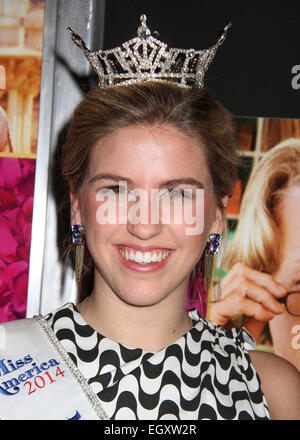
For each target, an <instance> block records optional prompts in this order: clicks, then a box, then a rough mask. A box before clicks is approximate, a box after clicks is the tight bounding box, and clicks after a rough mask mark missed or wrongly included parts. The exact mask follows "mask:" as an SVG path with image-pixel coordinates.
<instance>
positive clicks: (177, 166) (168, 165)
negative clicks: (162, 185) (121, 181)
mask: <svg viewBox="0 0 300 440" xmlns="http://www.w3.org/2000/svg"><path fill="white" fill-rule="evenodd" d="M113 170H114V171H118V170H122V172H123V173H124V172H125V171H127V173H130V174H133V175H135V174H137V175H138V174H141V173H142V174H143V175H145V176H148V177H149V176H151V175H153V176H154V175H156V174H158V175H160V177H161V178H162V179H163V178H164V175H162V174H161V173H165V174H168V175H171V174H174V175H176V174H178V173H180V174H182V173H183V174H186V175H190V176H193V175H197V176H199V175H201V176H202V177H203V178H204V179H207V178H209V171H208V167H207V164H206V156H205V150H204V147H203V145H202V144H201V143H200V142H199V141H198V140H196V139H195V138H193V137H192V136H189V135H187V134H186V133H184V132H183V131H181V130H179V129H177V128H175V127H173V126H172V125H160V126H130V127H126V128H122V129H119V130H118V131H116V132H114V133H112V134H110V135H108V136H106V137H105V138H103V139H101V140H100V141H99V142H98V143H97V144H96V145H95V147H94V149H93V151H92V154H91V158H90V164H89V174H93V173H96V172H103V171H110V172H111V171H113ZM195 177H196V176H195Z"/></svg>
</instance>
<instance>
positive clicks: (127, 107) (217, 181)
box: [62, 82, 238, 209]
mask: <svg viewBox="0 0 300 440" xmlns="http://www.w3.org/2000/svg"><path fill="white" fill-rule="evenodd" d="M159 124H171V125H173V126H174V127H176V128H177V129H179V130H181V131H183V132H184V133H186V134H188V135H189V136H192V137H194V138H196V139H197V140H199V142H201V144H202V145H203V146H204V149H205V154H206V158H207V163H208V167H209V170H210V174H211V179H212V182H213V187H214V193H215V196H216V200H217V203H218V205H219V207H220V208H222V209H223V208H224V207H223V204H222V198H223V197H224V196H226V195H229V196H231V195H232V192H233V188H234V184H235V179H236V164H237V162H238V159H237V158H238V156H237V153H236V146H237V143H236V138H235V134H234V132H233V130H232V118H231V115H230V114H229V112H228V111H227V110H225V109H224V107H223V106H222V105H221V104H220V103H218V102H217V101H216V100H215V99H214V97H213V96H212V94H211V93H210V92H209V91H208V90H207V89H205V88H202V89H199V88H192V89H187V88H182V87H179V86H177V85H173V84H167V83H158V82H146V83H142V84H133V85H128V86H119V87H111V88H107V89H96V90H93V91H91V92H89V93H88V94H87V96H86V98H85V99H84V100H83V101H82V102H81V103H80V104H79V105H78V106H77V108H76V109H75V112H74V116H73V119H72V121H71V124H70V128H69V131H68V134H67V138H66V142H65V144H64V148H63V155H62V172H63V176H64V178H65V179H66V180H67V182H68V184H69V187H70V189H71V191H72V192H74V193H77V192H78V191H79V189H80V186H81V184H82V181H83V179H84V177H85V174H86V170H87V167H88V164H89V157H90V153H91V150H92V148H93V147H94V145H95V144H96V143H97V142H98V141H99V139H101V138H103V137H105V136H107V135H109V134H111V133H113V132H114V131H116V130H118V129H121V128H124V127H127V126H129V125H159Z"/></svg>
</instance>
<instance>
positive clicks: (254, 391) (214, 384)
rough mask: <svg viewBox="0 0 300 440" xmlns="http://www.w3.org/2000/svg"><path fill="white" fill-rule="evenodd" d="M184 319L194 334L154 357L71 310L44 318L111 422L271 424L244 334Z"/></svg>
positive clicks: (248, 339)
mask: <svg viewBox="0 0 300 440" xmlns="http://www.w3.org/2000/svg"><path fill="white" fill-rule="evenodd" d="M190 316H191V318H192V319H193V323H194V327H193V328H192V329H191V330H190V331H189V332H188V333H186V334H185V335H183V336H181V337H180V338H179V339H178V340H177V341H175V342H174V343H173V344H171V345H169V346H168V347H166V348H164V349H163V350H161V351H159V352H157V353H152V352H149V351H146V350H142V349H139V348H137V349H132V348H129V347H126V346H124V345H121V344H118V343H116V342H114V341H111V340H110V339H108V338H106V337H104V336H102V335H101V334H99V333H97V332H96V331H95V330H93V329H92V328H91V327H90V326H89V325H88V324H87V323H86V322H85V321H84V319H83V317H82V316H81V315H80V313H79V312H78V310H77V309H76V307H75V306H74V304H72V303H68V304H66V305H64V306H63V307H61V308H60V309H58V310H56V311H55V312H53V313H51V314H49V315H48V316H47V317H46V319H47V320H48V321H49V323H50V325H51V327H52V329H53V331H54V332H55V334H56V336H57V338H58V339H59V340H60V342H61V344H62V345H63V346H64V348H65V349H66V351H67V352H68V353H69V356H70V357H71V359H72V360H73V362H74V363H75V364H76V365H77V367H78V368H79V369H80V371H81V373H82V374H83V375H84V376H85V377H86V379H87V380H88V383H89V385H90V386H91V388H92V390H93V391H94V392H95V393H96V394H97V395H98V397H99V399H100V401H101V403H102V406H103V408H104V410H105V411H106V413H107V414H108V416H109V417H110V418H111V419H112V420H118V419H119V420H121V419H123V420H124V419H126V420H132V419H137V420H166V419H169V420H171V419H179V420H196V419H210V420H242V419H243V420H261V419H269V418H270V416H269V411H268V408H267V404H266V400H265V397H264V395H263V393H262V391H261V387H260V380H259V377H258V375H257V373H256V372H255V370H254V368H253V365H252V363H251V361H250V357H249V355H248V352H247V349H249V348H251V346H252V345H253V344H254V341H253V339H252V337H251V336H250V335H249V333H248V332H247V331H246V330H245V329H242V330H238V329H232V330H224V329H222V328H221V327H218V326H214V325H213V324H212V323H211V322H209V321H207V320H205V319H203V318H201V317H200V316H199V315H198V313H197V311H196V310H193V311H192V312H190Z"/></svg>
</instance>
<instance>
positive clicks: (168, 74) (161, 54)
mask: <svg viewBox="0 0 300 440" xmlns="http://www.w3.org/2000/svg"><path fill="white" fill-rule="evenodd" d="M140 20H141V25H140V26H139V27H138V30H137V37H136V38H133V39H132V40H129V41H126V42H125V43H123V44H122V45H121V46H120V47H116V48H114V49H109V50H95V51H91V50H89V49H88V48H87V47H86V45H85V43H84V41H83V40H82V38H81V37H80V36H79V35H77V34H75V33H74V32H73V31H72V29H71V28H70V27H68V30H69V31H70V33H71V37H72V40H73V42H74V43H76V44H77V46H79V47H80V48H81V49H82V50H83V52H84V54H85V56H86V58H87V60H88V61H89V63H90V64H91V66H92V67H93V69H94V70H95V71H96V73H97V75H98V78H99V82H98V84H99V87H100V88H106V87H110V86H118V85H124V84H132V83H140V82H144V81H164V82H165V81H167V82H173V83H176V84H178V85H179V86H182V87H191V86H193V85H196V86H197V87H203V85H204V75H205V72H206V71H207V69H208V67H209V65H210V63H211V62H212V60H213V58H214V56H215V54H216V52H217V49H218V47H219V46H220V45H221V44H222V43H223V41H224V40H225V38H226V35H227V31H228V29H229V27H230V26H231V23H228V24H227V25H226V26H225V28H224V29H223V31H222V32H221V33H220V35H219V37H218V39H217V41H216V43H215V44H213V45H212V46H211V47H209V48H208V49H204V50H195V49H178V48H168V46H167V44H166V43H163V42H162V41H160V40H158V39H157V38H154V37H153V36H152V35H151V31H150V29H149V28H148V26H147V24H146V20H147V18H146V15H142V16H141V17H140Z"/></svg>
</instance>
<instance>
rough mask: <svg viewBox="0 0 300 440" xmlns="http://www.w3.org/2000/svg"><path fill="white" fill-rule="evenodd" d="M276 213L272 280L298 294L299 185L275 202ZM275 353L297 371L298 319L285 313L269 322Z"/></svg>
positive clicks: (299, 351) (299, 365)
mask: <svg viewBox="0 0 300 440" xmlns="http://www.w3.org/2000/svg"><path fill="white" fill-rule="evenodd" d="M277 212H278V214H279V220H280V232H281V236H280V238H279V237H278V239H280V240H282V252H281V256H280V258H281V262H280V266H279V268H278V270H277V271H276V273H275V274H274V278H275V279H276V280H277V281H278V282H279V283H280V284H282V285H283V286H285V287H286V289H287V290H288V291H297V290H298V291H300V228H299V214H300V185H299V184H298V185H293V186H291V187H290V188H289V189H288V190H287V192H286V193H285V195H284V196H283V197H282V199H281V200H280V202H279V205H278V208H277ZM270 328H271V333H272V338H273V343H274V348H275V352H276V353H277V354H279V355H281V356H283V357H285V358H286V359H288V360H289V361H290V362H292V363H293V364H294V365H295V366H297V368H298V369H299V371H300V317H297V316H293V315H290V314H289V313H288V312H287V311H285V312H284V313H283V314H281V315H278V316H276V317H275V318H273V319H272V321H270Z"/></svg>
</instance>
